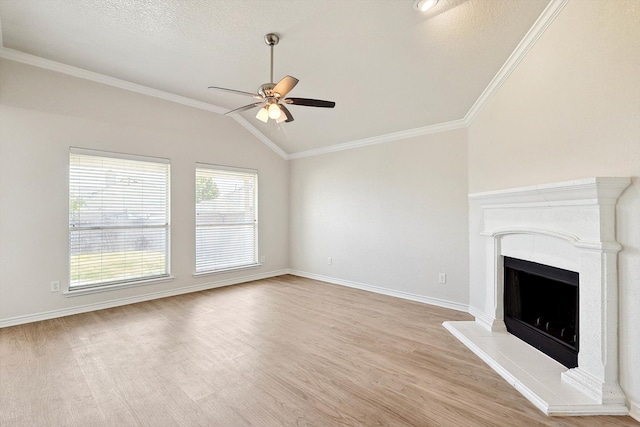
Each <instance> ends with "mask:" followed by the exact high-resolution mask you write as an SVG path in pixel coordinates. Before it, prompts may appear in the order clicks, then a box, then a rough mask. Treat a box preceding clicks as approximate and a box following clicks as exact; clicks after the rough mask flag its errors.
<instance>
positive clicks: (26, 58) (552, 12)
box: [0, 0, 569, 160]
mask: <svg viewBox="0 0 640 427" xmlns="http://www.w3.org/2000/svg"><path fill="white" fill-rule="evenodd" d="M568 1H569V0H551V2H550V3H549V5H548V6H547V8H546V9H545V10H544V11H543V12H542V14H541V15H540V17H539V18H538V19H537V20H536V22H535V23H534V24H533V26H532V27H531V29H530V30H529V31H528V32H527V34H526V35H525V36H524V38H523V39H522V41H520V43H519V44H518V46H517V47H516V49H515V50H514V51H513V53H512V54H511V55H510V56H509V58H508V59H507V61H506V62H505V63H504V64H503V65H502V67H501V68H500V70H499V71H498V73H497V74H496V75H495V76H494V78H493V79H492V80H491V82H490V83H489V85H488V86H487V87H486V88H485V90H484V91H483V92H482V94H481V95H480V97H479V98H478V99H477V100H476V102H475V103H474V104H473V106H471V108H470V109H469V111H468V112H467V113H466V114H465V116H464V117H463V118H462V119H458V120H453V121H449V122H445V123H436V124H433V125H429V126H424V127H420V128H415V129H408V130H404V131H399V132H393V133H388V134H384V135H378V136H374V137H370V138H363V139H358V140H354V141H349V142H345V143H342V144H335V145H331V146H328V147H321V148H316V149H312V150H307V151H299V152H297V153H291V154H288V153H286V152H285V151H284V150H283V149H282V148H280V147H279V146H278V145H277V144H276V143H275V142H273V141H272V140H271V139H269V138H268V137H267V136H266V135H264V134H263V133H262V132H260V131H259V130H258V129H257V128H256V127H255V126H253V125H252V124H251V123H249V122H248V121H247V120H246V119H245V118H244V117H242V116H240V115H239V114H234V115H232V118H233V119H234V120H235V121H236V122H237V123H238V124H240V126H242V127H243V128H245V129H246V130H248V131H249V133H251V134H252V135H253V136H255V137H256V138H258V139H259V140H260V141H262V142H263V143H264V144H265V145H266V146H267V147H269V148H270V149H271V150H273V151H274V152H275V153H276V154H278V155H279V156H280V157H282V158H283V159H285V160H293V159H300V158H303V157H312V156H318V155H321V154H327V153H333V152H337V151H343V150H350V149H353V148H360V147H366V146H368V145H374V144H382V143H385V142H393V141H399V140H402V139H406V138H412V137H416V136H421V135H429V134H433V133H439V132H445V131H449V130H454V129H462V128H466V127H468V126H469V125H470V124H471V123H472V122H473V120H474V119H475V118H476V116H477V115H478V113H479V112H480V110H481V109H482V108H483V107H484V106H485V105H486V104H487V102H488V101H489V99H491V97H492V96H493V95H494V94H495V93H496V92H497V91H498V89H500V87H501V86H502V84H503V83H504V82H505V81H506V80H507V78H508V77H509V76H510V75H511V73H512V72H513V71H514V70H515V69H516V67H517V66H518V64H519V63H520V62H521V61H522V60H523V59H524V57H525V56H526V55H527V53H528V52H529V50H530V49H531V48H532V47H533V46H534V45H535V43H536V42H537V41H538V39H539V38H540V37H541V36H542V34H543V33H544V32H545V30H546V29H547V28H548V27H549V25H551V23H552V22H553V20H554V19H555V18H556V16H557V15H558V14H559V13H560V11H561V10H562V9H563V8H564V6H565V5H566V4H567V3H568ZM0 30H1V28H0ZM0 37H1V33H0ZM0 41H1V39H0ZM0 46H1V44H0ZM0 58H6V59H10V60H12V61H17V62H21V63H24V64H28V65H33V66H36V67H40V68H44V69H48V70H52V71H56V72H59V73H63V74H68V75H71V76H75V77H79V78H82V79H86V80H91V81H94V82H98V83H103V84H106V85H110V86H114V87H117V88H120V89H125V90H129V91H132V92H137V93H141V94H144V95H148V96H153V97H156V98H160V99H164V100H167V101H171V102H175V103H178V104H182V105H187V106H190V107H194V108H198V109H201V110H206V111H211V112H214V113H218V114H224V113H226V112H227V110H226V109H225V108H222V107H220V106H218V105H214V104H209V103H206V102H202V101H196V100H194V99H191V98H187V97H184V96H180V95H175V94H172V93H169V92H164V91H161V90H158V89H153V88H150V87H147V86H143V85H139V84H136V83H131V82H128V81H125V80H121V79H117V78H115V77H110V76H106V75H103V74H100V73H95V72H92V71H88V70H84V69H81V68H78V67H73V66H70V65H66V64H62V63H59V62H55V61H51V60H48V59H44V58H41V57H38V56H35V55H30V54H27V53H24V52H20V51H17V50H13V49H9V48H6V47H0Z"/></svg>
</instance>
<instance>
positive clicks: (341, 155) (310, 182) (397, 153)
mask: <svg viewBox="0 0 640 427" xmlns="http://www.w3.org/2000/svg"><path fill="white" fill-rule="evenodd" d="M466 158H467V148H466V130H464V129H461V130H455V131H449V132H443V133H439V134H434V135H425V136H421V137H415V138H411V139H406V140H401V141H396V142H392V143H385V144H379V145H372V146H368V147H364V148H359V149H354V150H347V151H340V152H334V153H330V154H325V155H321V156H315V157H309V158H302V159H298V160H294V161H292V162H291V196H290V197H291V228H290V232H291V245H290V253H291V262H290V265H291V268H292V269H294V270H298V271H302V272H304V273H312V274H314V275H318V276H322V277H323V278H326V279H331V280H336V279H337V280H338V281H348V282H351V283H352V284H355V285H361V284H362V285H368V286H375V287H378V288H381V289H382V290H387V291H390V292H391V293H394V292H396V293H397V292H403V293H407V294H410V295H409V296H411V295H414V296H425V297H429V298H435V299H439V300H443V301H448V302H454V303H459V304H460V305H464V306H466V304H467V298H468V295H467V294H468V285H467V283H468V273H467V271H468V270H467V264H468V259H467V255H466V254H467V231H466V228H467V196H466V195H467V182H466V180H467V177H466V176H467V174H466V169H467V160H466ZM328 257H332V260H333V262H332V265H328V264H327V258H328ZM440 272H444V273H446V274H447V284H446V285H442V284H438V273H440Z"/></svg>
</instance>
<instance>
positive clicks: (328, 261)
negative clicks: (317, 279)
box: [327, 257, 333, 265]
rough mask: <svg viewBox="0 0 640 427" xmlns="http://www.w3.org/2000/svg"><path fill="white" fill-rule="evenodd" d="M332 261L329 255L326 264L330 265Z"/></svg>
mask: <svg viewBox="0 0 640 427" xmlns="http://www.w3.org/2000/svg"><path fill="white" fill-rule="evenodd" d="M332 262H333V260H332V259H331V257H329V258H327V264H328V265H331V263H332Z"/></svg>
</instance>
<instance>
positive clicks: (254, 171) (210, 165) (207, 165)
mask: <svg viewBox="0 0 640 427" xmlns="http://www.w3.org/2000/svg"><path fill="white" fill-rule="evenodd" d="M196 169H208V170H213V171H220V170H222V171H227V172H240V173H243V174H254V175H256V176H258V169H249V168H241V167H237V166H223V165H215V164H213V163H202V162H196Z"/></svg>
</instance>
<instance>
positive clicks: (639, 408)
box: [629, 400, 640, 421]
mask: <svg viewBox="0 0 640 427" xmlns="http://www.w3.org/2000/svg"><path fill="white" fill-rule="evenodd" d="M629 416H630V417H631V418H633V419H635V420H637V421H640V402H634V401H633V400H631V401H629Z"/></svg>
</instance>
